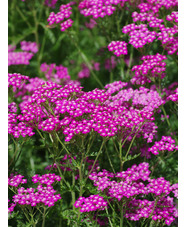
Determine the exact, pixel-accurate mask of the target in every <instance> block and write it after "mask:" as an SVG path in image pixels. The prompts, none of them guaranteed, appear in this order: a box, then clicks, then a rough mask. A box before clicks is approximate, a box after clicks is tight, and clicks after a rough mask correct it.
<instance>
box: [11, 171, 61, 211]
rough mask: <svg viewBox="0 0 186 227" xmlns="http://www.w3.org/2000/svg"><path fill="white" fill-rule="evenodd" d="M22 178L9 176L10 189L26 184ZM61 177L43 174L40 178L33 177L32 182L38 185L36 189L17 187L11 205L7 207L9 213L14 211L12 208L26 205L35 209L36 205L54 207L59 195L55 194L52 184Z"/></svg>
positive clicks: (59, 197)
mask: <svg viewBox="0 0 186 227" xmlns="http://www.w3.org/2000/svg"><path fill="white" fill-rule="evenodd" d="M23 177H24V176H22V175H15V176H11V177H10V178H9V180H8V184H9V186H11V187H18V186H19V184H23V183H26V182H27V180H26V179H22V178H23ZM60 180H61V177H60V176H58V175H55V174H45V175H42V176H39V175H37V174H36V175H34V176H33V177H32V181H33V182H34V183H39V185H38V186H37V188H24V187H19V188H18V189H17V192H16V193H15V195H14V196H13V197H12V201H13V203H12V204H10V205H9V213H11V212H12V211H13V210H14V207H15V206H16V205H17V204H19V205H25V206H26V205H27V206H32V207H35V206H37V205H44V206H48V207H51V206H54V203H55V202H57V201H58V200H59V199H61V196H60V194H55V193H56V191H55V190H54V188H53V186H52V184H53V183H54V182H55V181H60Z"/></svg>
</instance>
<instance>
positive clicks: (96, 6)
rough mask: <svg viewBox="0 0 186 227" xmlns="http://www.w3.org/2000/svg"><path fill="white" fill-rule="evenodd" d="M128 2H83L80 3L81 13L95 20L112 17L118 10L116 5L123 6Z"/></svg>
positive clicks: (101, 0)
mask: <svg viewBox="0 0 186 227" xmlns="http://www.w3.org/2000/svg"><path fill="white" fill-rule="evenodd" d="M126 1H127V0H108V1H105V0H91V1H89V0H83V1H81V2H80V3H79V5H78V8H79V10H80V13H81V14H83V15H84V16H85V17H87V16H92V17H93V18H94V19H97V18H99V17H101V18H103V17H105V16H110V15H112V14H113V13H114V11H115V10H116V7H115V6H114V5H119V4H120V5H122V4H124V3H125V2H126Z"/></svg>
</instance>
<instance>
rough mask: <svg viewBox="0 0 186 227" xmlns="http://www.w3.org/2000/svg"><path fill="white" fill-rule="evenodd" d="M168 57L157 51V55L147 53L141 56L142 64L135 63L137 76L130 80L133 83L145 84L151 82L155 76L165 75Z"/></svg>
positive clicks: (134, 69) (134, 67) (161, 76)
mask: <svg viewBox="0 0 186 227" xmlns="http://www.w3.org/2000/svg"><path fill="white" fill-rule="evenodd" d="M165 59H167V58H166V56H165V55H161V54H159V53H157V54H156V55H146V56H143V57H142V58H141V60H142V61H143V63H142V64H141V65H135V66H133V68H132V71H135V76H133V78H132V79H131V80H130V81H131V83H132V84H138V85H143V84H145V83H150V82H151V81H152V80H153V79H154V78H157V77H158V78H161V79H163V78H164V77H165V70H166V67H165V66H166V63H165V62H164V60H165Z"/></svg>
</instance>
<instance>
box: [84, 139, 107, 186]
mask: <svg viewBox="0 0 186 227" xmlns="http://www.w3.org/2000/svg"><path fill="white" fill-rule="evenodd" d="M105 142H106V140H105V139H103V142H102V144H101V147H100V149H99V151H98V154H97V156H96V159H95V161H94V163H93V165H92V168H91V170H90V171H89V173H88V175H87V177H86V179H85V183H86V181H87V179H88V177H89V175H90V173H91V172H92V170H93V169H94V166H95V164H96V161H97V159H98V157H99V155H100V153H101V150H102V148H103V145H104V143H105Z"/></svg>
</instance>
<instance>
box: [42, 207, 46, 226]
mask: <svg viewBox="0 0 186 227" xmlns="http://www.w3.org/2000/svg"><path fill="white" fill-rule="evenodd" d="M43 210H44V211H43V221H42V227H44V226H45V212H46V207H43Z"/></svg>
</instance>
